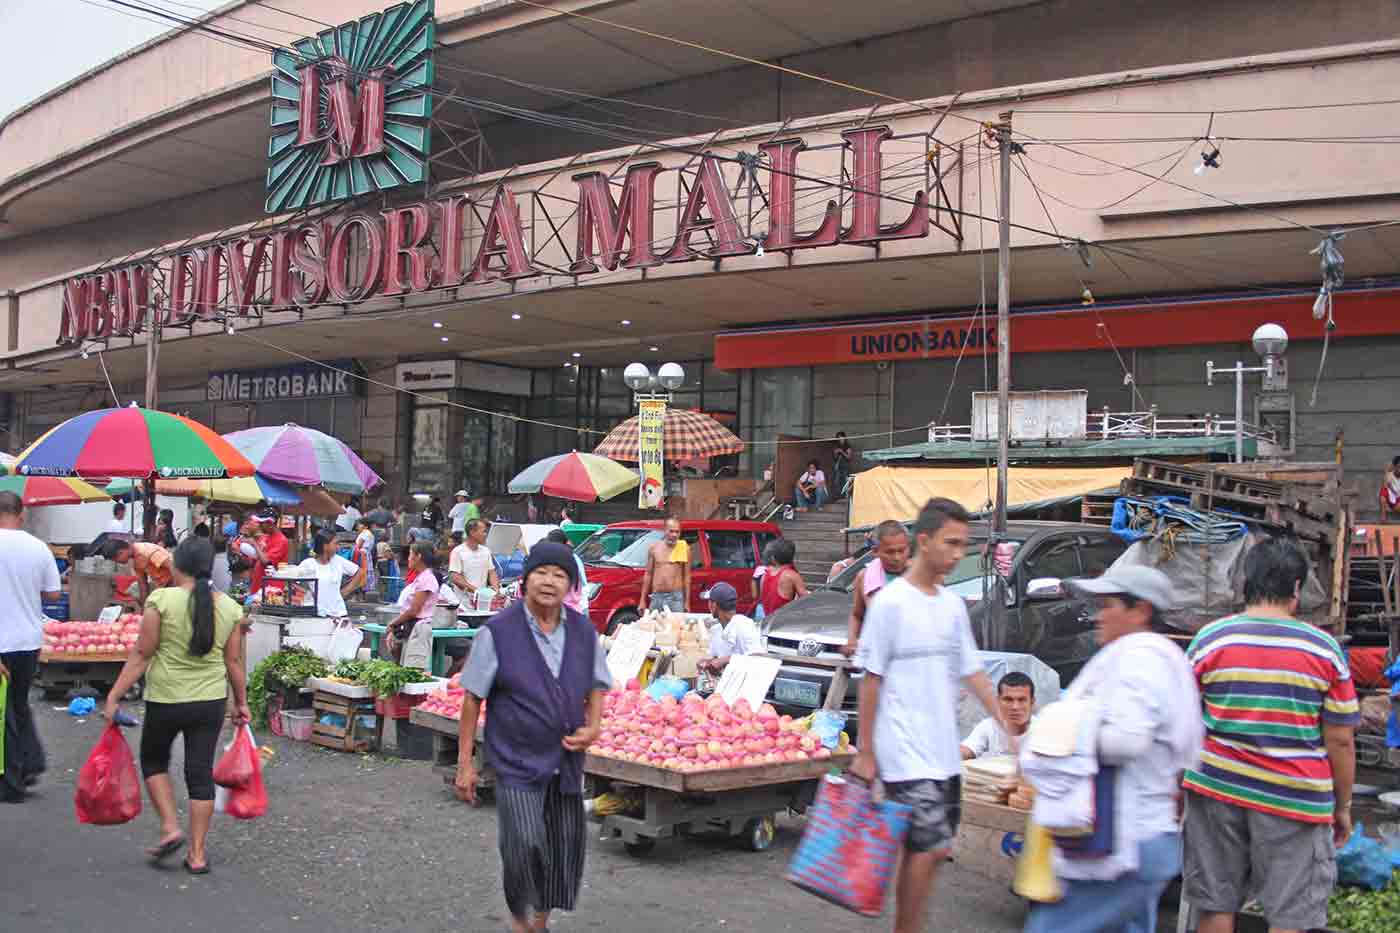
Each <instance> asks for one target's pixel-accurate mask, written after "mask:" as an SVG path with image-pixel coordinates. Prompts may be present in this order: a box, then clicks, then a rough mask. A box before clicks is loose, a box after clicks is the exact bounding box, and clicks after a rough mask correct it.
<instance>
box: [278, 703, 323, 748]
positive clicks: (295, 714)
mask: <svg viewBox="0 0 1400 933" xmlns="http://www.w3.org/2000/svg"><path fill="white" fill-rule="evenodd" d="M280 715H281V717H282V734H283V735H285V736H287V737H288V738H290V739H295V740H296V741H298V742H310V741H311V727H312V726H313V725H315V724H316V714H315V713H314V712H312V711H311V710H309V709H308V710H294V709H284V710H281V711H280Z"/></svg>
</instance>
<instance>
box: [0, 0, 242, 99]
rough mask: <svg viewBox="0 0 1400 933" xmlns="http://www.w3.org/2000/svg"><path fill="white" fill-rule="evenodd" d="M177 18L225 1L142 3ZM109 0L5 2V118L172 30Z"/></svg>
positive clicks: (1, 21) (0, 20)
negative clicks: (72, 80) (161, 8)
mask: <svg viewBox="0 0 1400 933" xmlns="http://www.w3.org/2000/svg"><path fill="white" fill-rule="evenodd" d="M137 2H139V3H140V4H141V5H142V6H161V7H164V8H166V9H167V10H169V11H171V12H173V13H179V14H194V15H197V14H198V11H197V10H195V9H191V8H192V7H198V8H199V9H200V10H211V9H213V8H214V7H216V6H219V5H221V4H222V2H223V0H180V2H179V3H178V4H177V3H175V2H173V0H137ZM142 16H146V14H142V13H137V12H136V11H134V10H129V9H123V8H120V7H115V6H112V5H111V4H109V3H107V2H105V0H0V119H3V118H4V117H6V116H8V115H9V114H11V113H13V112H14V111H15V110H16V109H18V108H20V107H22V106H24V105H25V104H27V103H29V102H30V101H32V100H33V99H34V98H36V97H38V96H39V95H41V94H43V93H44V92H45V91H49V90H52V89H53V88H56V87H58V86H59V85H60V84H63V83H64V82H65V81H68V80H70V79H72V78H76V77H77V76H78V75H80V74H82V73H83V72H85V71H88V70H89V69H91V68H94V67H96V66H97V65H100V64H102V63H103V62H105V61H107V60H108V59H111V58H114V57H115V56H117V55H120V54H121V53H122V52H124V51H126V50H127V49H129V48H131V47H132V46H135V45H140V44H141V43H142V42H145V41H146V40H147V39H150V38H152V37H153V36H157V35H160V34H161V33H162V32H165V31H167V30H168V29H170V28H171V27H172V24H169V23H156V22H148V21H147V20H154V19H157V17H153V16H152V17H147V18H146V19H144V20H143V19H139V18H137V17H142Z"/></svg>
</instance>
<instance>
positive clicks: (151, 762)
mask: <svg viewBox="0 0 1400 933" xmlns="http://www.w3.org/2000/svg"><path fill="white" fill-rule="evenodd" d="M213 563H214V548H213V545H211V544H210V543H209V541H208V539H206V538H187V539H186V540H185V541H183V542H181V543H180V545H179V546H178V547H177V548H176V549H175V556H174V560H173V565H174V566H173V577H174V585H173V586H169V587H164V588H162V589H158V590H156V591H155V592H153V593H151V595H150V597H149V598H148V599H147V600H146V612H145V615H144V616H143V617H142V620H141V634H140V636H139V637H138V638H137V640H136V646H135V647H134V648H133V649H132V650H131V655H130V656H129V657H128V658H127V661H126V665H125V666H124V667H123V668H122V672H121V674H120V675H119V676H118V677H117V682H116V684H114V685H113V687H112V690H111V692H110V693H109V694H108V695H107V707H106V710H105V715H106V716H107V719H108V720H109V721H112V720H114V718H115V716H116V714H117V711H118V703H119V702H120V700H121V698H122V697H123V696H125V695H126V692H127V691H128V690H130V689H131V687H132V686H133V685H134V684H135V683H136V682H137V681H138V680H140V679H141V675H142V674H145V675H146V692H145V699H146V724H145V727H144V728H143V729H142V730H141V752H140V758H141V773H142V776H143V777H144V778H145V779H146V790H147V792H148V793H149V794H150V796H151V803H152V804H154V806H155V808H156V812H157V813H158V814H159V816H160V839H159V841H158V842H157V844H156V845H155V846H154V847H152V848H150V849H148V850H147V854H148V855H149V856H150V857H151V859H152V861H153V862H155V863H159V862H160V861H161V860H163V859H165V858H167V857H169V856H170V855H172V854H174V853H175V852H177V851H179V850H180V848H181V847H182V846H184V845H185V842H186V841H187V837H186V835H185V834H184V833H183V832H182V831H181V830H180V823H179V813H178V811H177V810H176V808H175V790H174V787H173V786H172V785H171V782H170V774H169V771H170V747H171V745H172V744H173V743H174V741H175V737H176V736H178V735H183V736H184V740H185V742H184V745H185V786H186V787H187V789H188V790H189V794H190V830H189V836H188V842H189V846H190V851H189V855H188V856H187V857H186V858H185V869H186V870H187V871H188V872H189V873H190V874H192V875H203V874H208V872H209V859H208V855H207V853H206V852H205V845H204V844H205V839H206V837H207V836H208V833H209V821H210V818H211V817H212V816H213V814H214V777H213V772H214V756H215V753H216V751H217V748H218V744H219V732H220V730H221V729H222V728H223V724H224V713H225V709H226V707H227V704H228V690H229V688H230V686H231V687H232V689H233V700H234V715H233V724H234V726H236V727H237V726H242V725H244V724H245V723H247V722H248V720H249V719H250V718H251V717H250V714H249V711H248V697H247V693H246V680H245V676H244V671H243V661H242V658H243V627H242V626H241V625H239V620H240V619H242V617H243V610H242V609H241V608H240V607H239V605H238V603H236V602H234V600H232V599H230V598H229V597H228V596H226V595H225V594H223V593H217V592H215V591H214V590H212V589H211V588H210V585H209V574H210V571H211V569H212V566H213Z"/></svg>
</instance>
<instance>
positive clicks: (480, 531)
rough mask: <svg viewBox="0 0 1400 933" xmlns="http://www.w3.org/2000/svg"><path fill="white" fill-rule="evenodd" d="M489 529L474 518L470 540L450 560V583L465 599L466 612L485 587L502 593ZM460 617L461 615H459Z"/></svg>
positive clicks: (468, 525)
mask: <svg viewBox="0 0 1400 933" xmlns="http://www.w3.org/2000/svg"><path fill="white" fill-rule="evenodd" d="M487 530H488V528H487V525H486V523H485V522H484V521H482V520H481V519H479V518H473V519H471V520H469V521H468V522H467V525H466V536H467V537H466V540H465V541H463V542H462V543H461V544H459V545H457V547H455V548H453V549H452V556H451V557H450V558H449V559H448V563H447V571H448V579H449V580H451V581H452V585H453V587H455V588H456V590H457V592H458V593H459V594H461V597H462V604H461V605H462V608H465V607H467V606H469V605H471V604H472V598H473V597H474V595H475V593H476V591H477V590H479V589H481V588H482V587H483V586H489V587H491V588H492V589H499V588H500V585H501V581H500V579H499V578H498V577H497V576H496V564H495V562H494V561H492V560H491V549H490V548H488V547H487V546H486V532H487ZM459 614H460V613H459Z"/></svg>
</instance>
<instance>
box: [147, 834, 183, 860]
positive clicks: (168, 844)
mask: <svg viewBox="0 0 1400 933" xmlns="http://www.w3.org/2000/svg"><path fill="white" fill-rule="evenodd" d="M184 844H185V837H184V834H181V835H179V836H176V837H175V838H174V839H167V840H165V841H164V842H162V843H160V844H159V845H157V846H155V847H154V848H150V849H147V850H146V855H147V856H149V857H150V859H151V862H152V863H154V864H156V865H159V864H160V863H161V862H162V861H164V860H165V859H167V858H169V857H170V856H172V855H174V854H175V853H176V852H179V851H180V849H181V848H182V847H183V846H184Z"/></svg>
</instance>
